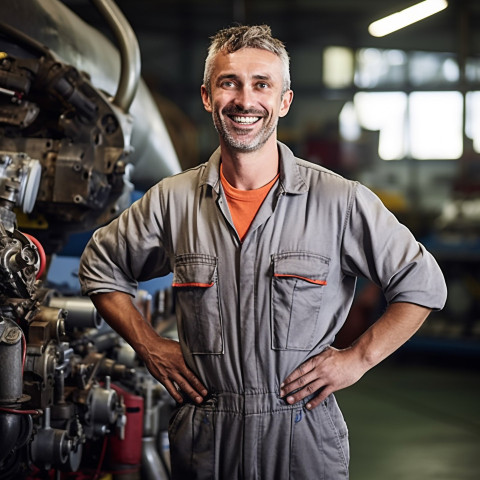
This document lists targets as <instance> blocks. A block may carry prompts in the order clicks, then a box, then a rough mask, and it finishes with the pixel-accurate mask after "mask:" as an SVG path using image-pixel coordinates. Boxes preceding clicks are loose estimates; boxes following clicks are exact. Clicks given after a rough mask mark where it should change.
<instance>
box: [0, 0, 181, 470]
mask: <svg viewBox="0 0 480 480" xmlns="http://www.w3.org/2000/svg"><path fill="white" fill-rule="evenodd" d="M92 3H93V4H94V6H95V7H97V8H98V10H99V11H100V13H101V14H102V15H103V16H104V17H105V19H106V22H107V24H108V25H109V26H110V28H111V29H112V31H113V34H114V36H115V39H116V41H117V43H118V45H119V50H120V53H118V52H117V50H116V49H115V48H114V47H113V46H112V45H111V43H110V42H109V41H108V40H107V39H106V38H105V37H103V36H102V35H101V34H100V33H99V32H97V31H95V30H93V29H91V28H90V27H89V26H88V25H86V24H85V23H83V22H82V21H81V20H80V19H79V18H78V17H76V16H75V15H74V14H73V13H72V12H71V11H70V10H69V9H68V8H67V7H66V6H65V5H64V4H62V3H61V2H59V1H57V0H10V1H5V2H2V3H1V4H0V20H1V21H0V280H1V283H0V478H1V479H10V478H11V479H19V478H52V476H54V478H62V475H67V472H78V475H80V476H79V477H77V478H98V477H99V475H100V473H101V472H102V471H105V472H110V473H111V474H112V475H113V476H114V477H115V475H119V478H152V479H165V478H168V459H167V457H165V456H164V455H162V449H163V448H164V447H165V442H164V438H163V439H162V431H163V433H164V429H165V417H166V416H167V415H166V414H167V413H168V409H170V408H171V404H170V401H169V400H168V398H169V397H168V395H166V392H165V391H164V389H163V387H161V385H160V384H159V383H158V382H156V381H155V380H154V379H153V378H152V377H151V376H150V375H149V373H148V372H147V371H146V370H145V368H144V367H143V366H142V365H141V364H139V362H138V360H137V358H136V356H135V354H134V352H133V351H132V350H131V349H130V347H128V345H126V344H124V343H123V341H122V340H121V339H120V338H119V337H118V335H116V334H115V333H114V332H113V331H112V330H111V329H109V327H108V326H107V325H105V324H104V323H103V321H102V319H101V318H100V317H99V316H98V314H97V312H96V310H95V308H94V307H93V305H92V304H91V302H90V300H89V299H86V298H82V297H80V296H76V295H72V294H71V292H68V294H65V293H64V292H61V291H59V290H58V289H56V288H51V287H50V286H49V285H48V282H46V280H45V279H46V272H47V271H48V268H49V261H50V259H51V255H52V254H55V253H56V252H58V251H59V250H60V249H61V248H62V246H63V245H64V244H65V243H66V242H67V241H68V238H69V236H70V234H72V233H75V232H84V231H88V230H91V229H93V228H96V227H97V226H99V225H101V224H104V223H106V222H108V221H109V220H111V219H112V218H114V216H116V215H118V213H119V212H121V211H122V210H123V209H124V208H126V207H127V206H128V205H129V203H130V192H131V190H132V188H133V184H135V185H136V186H137V187H139V188H142V189H146V188H148V187H149V186H150V185H152V184H153V183H155V182H156V181H158V180H159V179H160V178H162V177H163V176H166V175H169V174H173V173H176V172H177V171H179V170H180V167H179V165H178V161H177V159H176V156H175V152H174V150H173V147H172V144H171V142H170V140H169V137H168V134H167V133H166V129H165V126H164V124H163V121H162V118H161V116H160V114H159V112H158V110H157V109H156V107H155V105H154V103H153V100H152V98H151V96H150V94H149V92H148V90H147V89H146V87H145V85H144V84H143V82H142V80H141V78H140V61H139V54H138V45H137V43H136V39H135V36H134V34H133V32H132V31H131V29H130V27H129V25H128V23H127V22H126V20H125V18H124V17H123V15H122V14H121V12H120V11H119V10H118V8H117V7H116V5H115V4H114V3H113V2H112V1H111V0H94V1H93V0H92ZM115 86H116V87H117V90H116V93H115V94H113V93H112V92H113V89H114V88H115ZM139 112H141V115H140V114H139ZM162 409H163V410H162ZM162 412H163V413H162ZM162 419H163V426H162V425H161V424H162ZM162 429H163V430H162ZM163 436H164V435H163ZM112 472H113V473H112Z"/></svg>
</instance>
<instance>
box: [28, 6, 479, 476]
mask: <svg viewBox="0 0 480 480" xmlns="http://www.w3.org/2000/svg"><path fill="white" fill-rule="evenodd" d="M36 3H39V4H49V3H60V2H50V1H48V2H47V1H46V0H42V1H38V2H36ZM61 3H62V4H63V5H65V6H66V7H68V8H69V9H70V10H72V11H73V12H74V13H75V14H76V15H78V17H79V18H80V19H82V20H83V21H84V22H85V23H87V24H89V25H90V26H91V27H93V28H94V29H96V30H98V31H100V32H101V33H102V34H103V35H105V36H106V37H107V38H109V39H110V40H111V42H112V43H113V44H115V42H116V40H115V38H114V36H113V35H112V33H111V31H110V29H109V27H108V25H106V22H105V19H104V18H103V17H102V15H101V14H100V13H99V11H98V10H97V9H96V8H94V6H93V5H92V3H93V2H91V1H89V0H63V1H62V2H61ZM414 3H415V2H414V1H403V0H263V1H256V0H230V1H227V0H202V1H200V0H135V1H132V0H117V1H116V4H117V5H118V7H119V8H120V10H121V12H123V14H124V15H125V17H126V19H127V20H128V22H129V23H130V24H131V26H132V28H133V31H134V33H135V35H136V37H137V40H138V44H139V48H140V55H141V75H142V77H143V80H144V82H145V84H146V85H147V86H148V88H149V89H150V92H151V95H152V98H153V101H154V102H155V104H156V106H157V107H158V109H159V111H160V113H161V116H162V118H163V121H164V123H165V127H166V130H167V131H168V134H169V136H170V139H171V143H172V145H173V148H174V150H175V152H174V155H173V156H171V157H172V158H173V157H174V156H175V155H176V157H178V162H179V167H177V166H176V164H175V161H176V160H175V159H174V160H172V163H171V165H172V167H171V170H170V171H169V173H174V172H175V171H177V170H178V168H180V169H185V168H189V167H191V166H194V165H197V164H199V163H202V162H205V161H206V160H207V159H208V158H209V156H210V154H211V153H212V151H213V150H214V149H215V148H216V146H217V134H216V132H215V130H214V128H213V125H212V121H211V117H210V115H209V114H208V113H206V112H205V111H204V109H203V106H202V103H201V99H200V85H201V83H202V78H203V66H204V60H205V57H206V52H207V48H208V45H209V37H210V36H212V35H214V34H215V33H216V32H217V31H218V30H219V29H221V28H224V27H227V26H230V25H233V24H235V23H242V24H260V23H261V24H263V23H265V24H268V25H270V26H271V28H272V31H273V34H274V36H276V37H278V38H280V39H281V40H282V41H283V42H284V43H285V44H286V47H287V50H288V51H289V54H290V56H291V77H292V89H293V90H294V92H295V98H294V102H293V105H292V108H291V110H290V112H289V114H288V115H287V117H285V118H284V119H281V121H280V123H279V139H280V140H281V141H283V142H285V143H286V144H287V145H288V146H289V147H290V148H291V149H292V150H293V151H294V153H295V154H297V155H298V156H300V157H303V158H305V159H307V160H309V161H311V162H314V163H317V164H320V165H323V166H325V167H327V168H329V169H331V170H334V171H336V172H338V173H340V174H341V175H344V176H345V177H347V178H350V179H355V180H359V181H361V182H362V183H364V184H365V185H367V186H368V187H370V188H371V189H372V190H373V191H375V192H376V193H377V194H378V195H379V196H380V198H381V199H382V200H383V202H384V203H385V204H386V206H387V207H388V208H389V209H390V210H391V211H392V212H393V213H394V214H395V215H396V216H397V217H398V218H399V219H400V220H401V221H402V222H403V223H405V224H406V225H407V226H408V227H409V228H410V229H411V230H412V232H413V233H414V234H415V235H416V237H417V238H418V239H419V241H421V242H422V243H423V244H425V245H426V247H427V248H428V249H429V250H430V251H431V252H432V253H433V254H434V256H435V257H436V258H437V260H438V262H439V263H440V266H441V267H442V270H443V272H444V274H445V277H446V281H447V285H448V289H449V297H448V301H447V305H446V307H445V309H444V310H443V311H441V312H435V313H433V314H432V315H431V317H430V319H429V320H428V321H427V322H426V324H425V325H424V326H423V327H422V328H421V330H420V332H419V333H418V334H417V335H416V336H415V337H414V338H413V339H412V340H410V341H409V342H407V344H406V345H405V346H404V347H402V348H401V349H400V350H399V351H398V352H397V353H396V354H395V355H393V356H392V357H391V358H390V359H389V360H388V361H386V362H385V363H384V364H382V365H380V366H378V367H377V368H376V369H375V370H374V371H372V372H370V373H369V374H367V375H366V376H365V378H364V379H362V380H361V381H360V382H359V383H358V384H357V385H355V386H353V387H351V388H349V389H347V390H345V391H342V392H339V393H338V398H339V402H340V404H341V406H342V409H343V411H344V414H345V417H346V420H347V423H348V424H349V426H350V428H351V444H352V451H351V455H352V457H351V478H352V479H353V480H385V479H388V480H407V479H408V480H430V479H431V480H434V479H435V480H438V479H445V480H467V479H468V480H474V479H475V480H476V479H478V478H480V458H479V453H480V415H479V413H478V405H479V401H480V371H479V367H478V364H479V359H480V1H478V0H451V1H449V2H448V7H447V8H445V9H444V10H442V11H440V12H439V13H437V14H435V15H433V16H431V17H428V18H425V19H423V20H421V21H419V22H417V23H415V24H413V25H410V26H408V27H406V28H403V29H401V30H399V31H396V32H393V33H391V34H388V35H386V36H383V37H374V36H372V35H371V34H370V33H369V31H368V27H369V25H370V24H371V23H372V22H374V21H376V20H378V19H380V18H382V17H385V16H386V15H389V14H392V13H394V12H397V11H400V10H402V9H404V8H406V7H409V6H411V5H413V4H414ZM52 11H53V12H55V10H52ZM51 16H53V17H55V14H54V13H51ZM57 21H58V24H59V25H61V26H62V28H64V29H68V28H69V26H68V25H65V24H64V23H62V20H61V19H60V17H59V18H58V19H57ZM73 25H74V23H72V26H73ZM75 25H76V24H75ZM24 26H25V24H24ZM25 29H26V30H27V31H28V27H26V26H25ZM42 34H43V33H42ZM60 40H61V36H60ZM54 43H55V42H54ZM60 44H61V42H60ZM83 47H84V50H85V49H86V52H87V56H89V54H91V56H92V57H93V56H94V54H96V51H95V45H93V46H90V45H89V46H88V47H87V46H86V44H84V45H83ZM79 64H80V65H78V62H77V66H78V68H79V69H81V64H82V62H81V61H80V62H79ZM109 93H110V94H111V93H113V91H109ZM127 110H128V109H127ZM132 115H133V121H134V122H135V121H137V120H139V119H140V120H141V111H138V110H137V111H132ZM137 148H138V146H137ZM168 148H170V146H168ZM160 150H162V145H160ZM163 150H164V151H165V149H163ZM148 167H149V165H148V159H147V162H146V163H145V162H143V170H142V172H143V173H141V175H140V176H141V180H142V181H140V182H139V183H138V184H135V191H134V192H133V196H132V198H133V199H134V198H138V196H140V195H142V194H143V193H144V191H145V189H146V187H147V186H148V185H147V184H148V183H149V182H148V178H147V177H148V172H149V168H148ZM140 170H141V169H140V168H139V169H137V171H140ZM156 175H157V173H155V175H154V174H152V178H151V179H150V180H151V183H155V182H156V181H157V180H158V179H157V177H156ZM160 176H162V174H160ZM134 183H135V182H134ZM62 226H63V224H62ZM90 234H91V232H90V233H87V234H85V233H81V234H78V235H77V234H73V235H72V236H71V238H70V241H69V242H68V243H67V244H66V245H64V246H63V247H62V248H61V249H57V250H56V251H55V252H54V255H53V257H52V261H51V266H50V270H49V273H48V280H49V281H50V283H51V284H53V285H56V286H61V285H63V286H64V287H65V285H67V290H68V288H70V289H71V290H72V291H73V290H75V289H78V282H77V278H76V269H77V268H78V256H79V254H80V253H81V250H82V248H83V246H84V245H85V242H86V240H88V238H89V236H90ZM47 253H48V252H47ZM169 283H170V281H169V279H166V280H158V281H154V282H149V283H147V284H145V285H142V288H143V289H144V291H145V292H147V293H146V295H147V297H148V295H150V297H149V300H148V301H150V300H152V298H154V299H156V298H157V295H158V292H159V291H161V292H165V291H168V288H169ZM69 285H70V286H69ZM383 308H384V304H383V298H382V295H381V292H379V291H378V289H377V288H376V287H375V286H373V285H370V284H368V283H363V282H360V283H359V288H358V293H357V298H356V301H355V303H354V306H353V308H352V312H351V314H350V316H349V319H348V321H347V323H346V325H345V328H344V329H343V330H342V332H341V334H340V335H339V338H338V340H337V346H338V347H342V346H346V345H348V344H350V343H351V341H352V340H353V339H355V338H356V337H357V336H358V335H359V334H360V333H361V332H362V331H364V330H365V329H366V328H368V326H369V325H370V324H371V323H372V322H373V321H374V319H375V318H376V317H377V316H378V314H379V312H381V311H382V309H383ZM167 313H168V312H167Z"/></svg>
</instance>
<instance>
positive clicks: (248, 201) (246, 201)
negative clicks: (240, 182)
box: [220, 164, 279, 242]
mask: <svg viewBox="0 0 480 480" xmlns="http://www.w3.org/2000/svg"><path fill="white" fill-rule="evenodd" d="M278 177H279V174H277V176H276V177H275V178H274V179H273V180H272V181H271V182H269V183H267V184H266V185H264V186H263V187H260V188H257V189H255V190H239V189H238V188H235V187H232V185H230V184H229V183H228V181H227V179H226V178H225V177H224V176H223V168H222V164H220V180H221V182H222V186H223V190H224V192H225V196H226V197H227V203H228V208H229V210H230V215H231V216H232V220H233V224H234V225H235V228H236V230H237V233H238V236H239V237H240V240H241V241H242V242H243V239H244V238H245V235H246V234H247V232H248V229H249V228H250V225H251V224H252V222H253V219H254V218H255V215H256V214H257V212H258V210H259V208H260V206H261V205H262V203H263V201H264V200H265V197H266V196H267V195H268V192H269V191H270V189H271V188H272V187H273V185H274V184H275V182H276V181H277V179H278Z"/></svg>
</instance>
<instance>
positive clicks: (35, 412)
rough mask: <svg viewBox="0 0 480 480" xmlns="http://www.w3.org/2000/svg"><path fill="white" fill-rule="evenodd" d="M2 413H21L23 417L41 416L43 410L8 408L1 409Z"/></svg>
mask: <svg viewBox="0 0 480 480" xmlns="http://www.w3.org/2000/svg"><path fill="white" fill-rule="evenodd" d="M0 411H1V412H7V413H19V414H21V415H41V414H42V411H41V410H18V409H16V408H6V407H0Z"/></svg>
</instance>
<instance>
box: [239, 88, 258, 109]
mask: <svg viewBox="0 0 480 480" xmlns="http://www.w3.org/2000/svg"><path fill="white" fill-rule="evenodd" d="M235 104H236V105H237V106H238V107H241V108H243V109H244V110H248V109H249V108H252V107H253V106H254V105H255V95H254V92H253V91H252V89H251V88H249V87H246V86H245V87H242V88H239V89H238V91H237V95H236V96H235Z"/></svg>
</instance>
